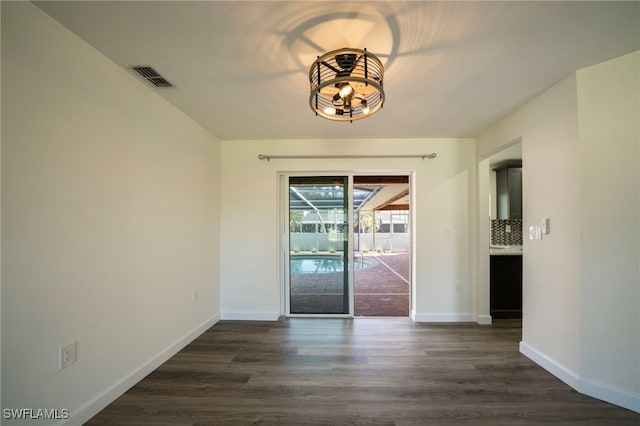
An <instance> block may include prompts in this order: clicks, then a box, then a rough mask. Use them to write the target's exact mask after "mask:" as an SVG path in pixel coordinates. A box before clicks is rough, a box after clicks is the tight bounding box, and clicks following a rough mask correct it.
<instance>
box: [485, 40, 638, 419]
mask: <svg viewBox="0 0 640 426" xmlns="http://www.w3.org/2000/svg"><path fill="white" fill-rule="evenodd" d="M634 61H635V62H634ZM599 67H601V68H599ZM637 67H638V58H637V53H636V54H634V55H633V56H631V57H628V58H622V59H614V60H612V61H609V62H607V63H605V64H603V65H598V66H596V67H590V68H587V69H585V70H584V71H581V72H579V73H578V76H579V78H578V77H577V76H576V75H572V76H569V77H567V78H566V79H564V80H563V81H561V82H559V83H558V84H556V85H555V86H553V87H552V88H550V89H549V90H547V91H546V92H544V93H543V94H541V95H540V96H539V97H537V98H536V99H534V100H533V101H532V102H530V103H529V104H527V105H526V106H524V107H523V108H521V109H520V110H518V111H517V112H515V113H514V114H512V115H511V116H509V117H507V118H506V119H505V120H503V121H502V122H500V123H498V124H497V125H496V126H494V127H492V128H491V129H489V130H487V131H486V132H484V133H483V134H482V135H480V136H479V137H478V145H477V152H478V157H479V158H480V159H482V158H484V157H486V156H488V155H489V154H491V153H493V152H496V151H497V150H498V149H499V148H500V146H504V145H506V144H508V143H509V141H512V140H514V139H516V138H518V137H521V138H522V156H523V194H524V200H523V227H524V232H525V236H526V235H527V231H528V228H529V226H531V225H538V224H539V223H540V219H541V218H542V217H549V218H550V219H551V234H550V235H545V236H544V238H543V240H541V241H532V240H529V239H528V238H526V237H525V238H524V258H523V285H524V289H523V291H524V293H523V299H524V300H523V336H522V342H521V351H522V352H523V353H525V354H526V355H527V356H529V357H531V358H532V359H533V360H534V361H536V362H538V363H539V364H540V365H542V366H543V367H545V368H547V369H548V370H549V371H551V372H552V373H554V374H555V375H557V376H558V377H560V378H561V379H562V380H564V381H565V382H567V383H568V384H570V385H571V386H573V387H574V388H576V389H578V390H580V391H582V392H584V393H587V394H589V395H592V396H596V397H599V398H602V399H605V400H607V401H610V402H613V403H616V404H618V405H622V406H625V407H627V408H632V409H635V410H638V409H639V406H638V401H639V398H638V377H639V376H638V365H639V363H640V360H639V358H638V353H639V352H638V345H639V344H640V343H639V342H640V339H639V336H640V332H639V328H640V324H639V317H638V300H639V296H638V266H637V265H638V255H639V253H638V244H639V240H638V234H639V230H638V199H639V198H638V193H639V192H640V190H639V189H638V106H637V102H638V97H637V95H638V93H639V89H638V83H637V78H638V68H637ZM634 78H635V80H634ZM634 101H635V104H634ZM612 139H613V141H612ZM610 144H611V145H612V149H611V151H609V149H608V147H609V145H610ZM623 158H624V161H622V162H621V163H620V164H617V161H618V160H620V159H623ZM620 165H622V167H620ZM622 194H625V195H624V197H625V198H624V199H621V198H620V196H621V195H622ZM626 194H629V195H628V198H627V195H626ZM623 206H624V208H623V209H622V210H624V213H622V214H620V213H619V210H620V209H619V208H616V207H623ZM612 207H613V208H612ZM623 232H627V233H628V234H627V237H626V238H624V239H622V240H618V237H619V236H620V234H621V233H623ZM599 241H604V243H605V245H604V246H602V245H600V243H599ZM618 241H620V245H619V246H616V242H618ZM607 250H610V251H607ZM613 272H615V273H613ZM612 281H613V283H612ZM605 284H606V285H605ZM620 332H621V334H620ZM616 339H620V340H621V341H617V340H616ZM613 341H617V342H618V343H616V344H614V345H612V346H611V345H610V344H612V342H613ZM614 365H615V367H614ZM608 369H611V370H610V371H607V370H608ZM623 377H624V378H623Z"/></svg>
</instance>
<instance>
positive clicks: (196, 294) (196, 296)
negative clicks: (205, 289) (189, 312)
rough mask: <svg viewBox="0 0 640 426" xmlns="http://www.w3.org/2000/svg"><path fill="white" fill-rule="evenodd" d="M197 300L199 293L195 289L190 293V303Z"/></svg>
mask: <svg viewBox="0 0 640 426" xmlns="http://www.w3.org/2000/svg"><path fill="white" fill-rule="evenodd" d="M198 300H200V291H198V289H197V288H196V289H194V290H193V291H192V292H191V301H192V302H193V303H196V302H197V301H198Z"/></svg>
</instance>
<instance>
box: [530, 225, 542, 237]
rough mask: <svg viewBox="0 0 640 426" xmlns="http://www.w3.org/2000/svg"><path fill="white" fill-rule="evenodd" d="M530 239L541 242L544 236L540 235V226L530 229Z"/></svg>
mask: <svg viewBox="0 0 640 426" xmlns="http://www.w3.org/2000/svg"><path fill="white" fill-rule="evenodd" d="M529 239H530V240H541V239H542V234H541V233H540V227H539V226H530V227H529Z"/></svg>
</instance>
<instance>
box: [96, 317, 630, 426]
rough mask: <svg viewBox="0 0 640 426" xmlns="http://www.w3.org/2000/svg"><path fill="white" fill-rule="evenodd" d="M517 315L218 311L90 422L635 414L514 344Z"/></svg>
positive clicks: (576, 420)
mask: <svg viewBox="0 0 640 426" xmlns="http://www.w3.org/2000/svg"><path fill="white" fill-rule="evenodd" d="M520 338H521V337H520V323H519V321H517V320H501V321H498V322H496V323H495V324H494V325H493V326H479V325H475V324H424V323H413V322H411V320H409V319H408V318H375V319H374V318H358V319H353V320H342V319H306V318H296V319H288V320H284V319H283V320H280V321H277V322H240V321H221V322H219V323H218V324H216V325H215V326H213V327H212V328H211V329H209V330H208V331H207V332H205V333H204V334H202V335H201V336H200V337H199V338H198V339H196V340H195V341H194V342H192V343H191V344H190V345H188V346H187V347H186V348H185V349H184V350H182V351H181V352H180V353H178V354H177V355H176V356H174V357H173V358H172V359H170V360H169V361H168V362H166V363H165V364H163V365H162V366H161V367H160V368H158V369H157V370H156V371H154V372H153V373H151V374H150V375H149V376H147V377H146V378H145V379H144V380H142V381H141V382H140V383H138V384H137V385H136V386H134V387H133V388H132V389H130V390H129V391H128V392H127V393H125V394H124V395H123V396H121V397H120V398H118V399H117V400H116V401H114V402H113V403H112V404H111V405H110V406H108V407H107V408H105V409H104V410H103V411H102V412H100V413H98V415H96V416H95V417H94V418H93V419H92V420H91V421H90V422H89V423H88V424H90V425H101V424H117V425H146V424H149V425H152V424H153V425H256V424H260V425H270V424H278V425H421V426H422V425H440V424H446V425H458V424H478V425H520V424H533V425H537V424H550V423H553V424H562V425H571V424H589V425H607V426H610V425H636V426H637V425H639V424H640V414H637V413H634V412H632V411H629V410H625V409H623V408H619V407H616V406H614V405H611V404H607V403H604V402H602V401H598V400H596V399H593V398H590V397H587V396H584V395H581V394H579V393H577V392H575V391H573V390H572V389H571V388H569V387H568V386H567V385H565V384H564V383H562V382H561V381H559V380H558V379H556V378H555V377H553V376H552V375H551V374H549V373H547V372H546V371H544V370H543V369H542V368H540V367H538V366H537V365H536V364H534V363H533V362H531V361H530V360H528V359H527V358H526V357H524V356H523V355H521V354H520V353H518V342H519V340H520Z"/></svg>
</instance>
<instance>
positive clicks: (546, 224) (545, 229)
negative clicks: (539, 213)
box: [540, 217, 551, 235]
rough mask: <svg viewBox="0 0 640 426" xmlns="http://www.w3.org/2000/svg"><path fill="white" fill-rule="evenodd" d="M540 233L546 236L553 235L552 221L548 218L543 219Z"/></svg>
mask: <svg viewBox="0 0 640 426" xmlns="http://www.w3.org/2000/svg"><path fill="white" fill-rule="evenodd" d="M540 232H541V233H542V234H544V235H548V234H549V233H551V220H549V218H548V217H543V218H542V220H541V221H540Z"/></svg>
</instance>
